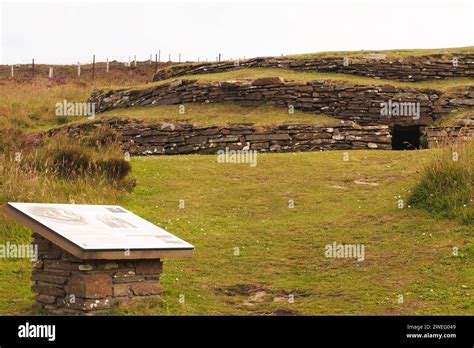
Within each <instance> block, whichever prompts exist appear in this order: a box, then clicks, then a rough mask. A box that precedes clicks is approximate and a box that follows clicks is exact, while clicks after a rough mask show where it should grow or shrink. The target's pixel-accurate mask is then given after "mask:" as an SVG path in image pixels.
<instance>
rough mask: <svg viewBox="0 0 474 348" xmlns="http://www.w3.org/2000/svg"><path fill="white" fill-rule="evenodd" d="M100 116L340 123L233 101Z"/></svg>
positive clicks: (215, 122)
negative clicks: (181, 111)
mask: <svg viewBox="0 0 474 348" xmlns="http://www.w3.org/2000/svg"><path fill="white" fill-rule="evenodd" d="M98 116H99V117H114V116H117V117H124V118H137V119H142V120H153V121H156V122H160V121H167V122H178V121H179V122H189V123H192V124H194V125H203V126H207V125H230V124H237V123H238V124H242V123H253V124H255V125H256V126H260V125H275V124H281V123H305V124H306V123H311V124H321V125H323V124H324V125H325V124H334V123H335V122H337V123H340V121H339V120H336V119H334V118H332V117H330V116H325V115H315V114H312V113H309V112H304V111H297V110H294V113H293V114H289V113H288V110H287V109H284V108H278V107H272V106H266V105H262V106H256V107H254V106H253V107H245V106H240V105H238V104H236V103H219V104H197V103H191V104H186V105H185V108H184V113H180V109H179V105H158V106H151V107H134V108H126V109H115V110H111V111H107V112H104V113H101V114H99V115H98Z"/></svg>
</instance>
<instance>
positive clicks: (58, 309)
mask: <svg viewBox="0 0 474 348" xmlns="http://www.w3.org/2000/svg"><path fill="white" fill-rule="evenodd" d="M33 237H34V244H36V245H38V259H37V261H36V262H35V263H34V264H33V273H32V280H33V282H34V285H33V286H32V290H33V291H34V292H35V293H37V294H38V295H37V296H36V301H37V304H38V305H39V307H40V308H41V309H43V310H46V311H47V312H48V313H51V314H87V313H94V312H97V311H101V310H102V311H103V310H108V309H110V308H111V307H112V306H113V305H114V304H118V303H127V302H130V301H132V300H134V299H143V298H150V297H156V296H158V295H159V294H160V291H161V288H160V283H159V279H160V274H161V273H162V270H163V263H162V262H161V261H160V260H117V261H115V260H81V259H78V258H77V257H75V256H73V255H71V254H70V253H68V252H67V251H65V250H63V249H61V248H59V247H58V246H56V245H55V244H53V243H51V242H50V241H48V240H47V239H45V238H43V237H41V236H40V235H39V234H36V233H35V234H34V235H33Z"/></svg>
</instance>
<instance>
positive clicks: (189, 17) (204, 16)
mask: <svg viewBox="0 0 474 348" xmlns="http://www.w3.org/2000/svg"><path fill="white" fill-rule="evenodd" d="M0 2H1V3H0V20H1V25H0V38H1V39H0V40H1V44H0V64H16V63H29V62H30V61H31V58H35V61H36V62H37V63H71V64H72V63H76V62H78V61H80V62H83V63H86V62H90V61H91V60H92V55H93V54H95V55H96V57H97V58H96V59H97V60H98V61H104V60H105V59H106V58H109V59H117V60H123V61H125V60H128V57H129V56H132V59H133V56H134V55H137V59H139V60H145V59H148V58H149V57H150V53H153V54H155V53H157V52H158V49H161V57H162V59H163V58H164V59H166V60H167V59H168V54H171V55H172V59H173V60H177V59H178V53H181V54H182V60H197V58H198V57H200V58H201V60H204V59H205V58H209V60H214V59H215V57H216V55H217V54H218V53H219V52H220V53H222V55H223V57H224V58H230V57H232V58H236V57H244V56H246V57H255V56H268V55H280V54H294V53H308V52H319V51H337V50H360V49H365V50H369V49H391V48H440V47H459V46H471V45H474V42H473V41H474V40H473V39H474V5H473V3H474V2H473V1H469V0H466V1H464V0H461V1H455V0H453V1H444V2H436V3H432V2H431V1H428V0H426V1H425V0H413V1H405V0H402V1H400V2H397V3H395V2H391V1H381V0H379V1H355V0H354V1H349V0H347V1H337V0H336V1H329V0H326V1H312V2H309V1H304V2H300V3H295V2H293V1H286V2H270V1H263V0H262V1H258V0H254V1H245V0H244V1H242V0H240V1H220V2H209V1H188V2H176V1H173V2H171V1H155V2H151V1H142V2H139V1H137V2H131V1H130V2H123V1H121V2H117V1H104V0H103V1H100V0H98V1H76V2H73V3H72V2H71V3H70V2H65V1H64V2H43V1H29V2H21V1H15V2H12V1H5V0H0Z"/></svg>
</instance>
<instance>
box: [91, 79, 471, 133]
mask: <svg viewBox="0 0 474 348" xmlns="http://www.w3.org/2000/svg"><path fill="white" fill-rule="evenodd" d="M390 100H391V101H393V102H402V103H419V105H420V117H419V118H417V119H415V118H414V117H410V116H399V117H387V116H383V115H381V103H383V102H385V103H388V102H389V101H390ZM89 101H90V102H93V103H95V105H96V111H97V112H103V111H107V110H111V109H115V108H127V107H133V106H153V105H169V104H187V103H223V102H235V103H238V104H240V105H244V106H258V105H271V106H278V107H285V108H288V107H289V106H290V105H292V106H293V107H294V108H295V109H300V110H304V111H309V112H314V113H319V114H325V115H330V116H333V117H336V118H339V119H342V120H350V121H354V122H357V123H358V124H361V125H373V126H377V125H382V124H384V125H393V124H398V125H430V124H431V123H432V122H433V121H434V120H436V119H439V118H441V117H442V116H444V115H446V114H447V113H449V112H451V111H454V110H457V109H460V108H465V107H469V106H472V105H473V103H474V87H465V88H462V89H459V90H456V91H452V92H449V93H446V94H443V93H441V92H439V91H435V90H429V89H414V88H410V89H407V88H395V87H393V86H388V85H384V86H365V85H351V84H349V83H342V82H336V81H326V80H323V81H312V82H307V83H296V82H285V81H284V80H283V79H281V78H278V77H274V78H261V79H256V80H254V81H222V82H206V83H199V82H197V81H192V80H177V81H174V82H172V83H168V84H165V85H160V86H152V87H149V88H146V89H141V90H136V89H132V90H130V89H122V90H110V91H94V92H93V93H92V95H91V97H90V100H89Z"/></svg>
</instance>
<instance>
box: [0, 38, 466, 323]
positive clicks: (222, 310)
mask: <svg viewBox="0 0 474 348" xmlns="http://www.w3.org/2000/svg"><path fill="white" fill-rule="evenodd" d="M464 50H466V52H471V51H472V47H469V48H462V49H459V50H452V51H451V52H455V53H456V52H458V53H461V52H463V51H464ZM397 52H399V51H394V52H393V54H394V55H397V54H400V55H403V54H405V53H407V52H402V53H397ZM421 52H422V51H416V52H413V53H414V54H418V53H419V54H421ZM423 52H424V51H423ZM339 53H340V54H344V53H343V52H339ZM363 53H364V54H366V53H368V52H363ZM427 53H433V52H432V51H430V52H427ZM268 76H281V77H284V78H285V79H287V80H293V81H298V82H306V81H310V80H321V79H330V80H338V81H347V82H350V83H358V84H367V85H378V84H390V85H394V86H400V87H411V88H434V89H438V90H441V91H444V90H448V89H451V88H458V87H462V86H465V85H474V82H473V80H472V79H449V80H445V81H434V82H421V83H402V82H394V81H387V80H374V79H370V78H362V77H354V76H347V75H338V74H321V73H310V72H308V73H302V72H295V71H291V70H283V69H241V70H236V71H231V72H226V73H218V74H209V75H196V76H189V77H186V78H189V79H196V80H198V81H216V80H232V79H247V78H249V79H255V78H258V77H268ZM112 77H113V76H112ZM150 79H151V77H150ZM143 81H144V77H143V76H137V77H133V76H131V77H130V78H128V79H127V76H125V75H123V74H119V75H118V76H117V78H109V79H107V80H101V79H97V80H95V81H93V82H91V81H88V80H86V79H84V80H71V81H68V82H67V83H66V84H57V83H51V82H48V81H46V80H44V79H43V80H42V79H36V80H33V81H0V99H1V100H2V103H0V120H1V123H2V124H1V127H2V128H3V129H5V128H8V131H7V132H6V133H4V134H7V135H8V134H9V135H10V136H11V137H15V134H16V133H14V132H13V130H16V129H21V130H23V131H25V132H33V131H40V130H45V129H49V128H51V127H55V126H58V125H61V124H64V123H67V122H71V121H76V120H77V121H78V119H77V118H61V117H57V116H55V104H56V103H58V102H62V101H63V100H64V99H66V100H68V101H72V102H84V101H86V100H87V98H88V97H89V95H90V93H91V91H92V90H93V89H97V88H99V89H108V88H129V87H130V86H136V87H138V88H144V87H149V86H152V85H158V84H163V83H167V82H169V81H170V80H168V81H162V82H158V83H149V84H146V85H142V83H143ZM185 108H186V109H185V114H180V113H179V111H178V110H179V109H178V106H177V105H171V106H159V107H150V108H131V109H121V110H113V111H110V112H107V113H104V114H103V116H119V117H133V118H138V119H147V120H156V121H170V120H172V121H178V120H182V121H186V122H192V123H195V124H197V125H210V124H230V123H254V124H255V125H257V126H259V125H269V124H278V123H281V122H294V123H308V122H311V123H314V122H315V123H326V122H333V121H332V119H331V118H330V117H327V116H324V115H313V114H308V113H304V112H300V111H295V113H294V114H292V115H289V114H288V112H287V110H286V109H280V108H272V107H267V106H261V107H257V108H255V107H253V108H246V107H241V106H237V105H235V104H232V103H229V104H204V105H203V104H187V105H185ZM465 112H467V111H466V110H463V111H460V112H459V113H457V114H452V115H451V117H450V118H449V119H446V120H443V121H442V122H444V123H445V124H449V123H450V122H454V121H455V120H456V119H458V118H461V117H463V116H464V115H465ZM99 117H102V116H101V115H99ZM2 140H3V139H2ZM1 144H3V143H2V142H0V145H1ZM0 150H2V151H0V153H2V152H3V150H4V149H1V148H0ZM348 153H349V161H343V152H341V151H329V152H307V153H288V154H259V155H258V158H257V166H256V167H255V168H253V167H250V166H249V165H248V164H219V163H217V159H216V156H212V155H199V156H197V155H195V156H191V155H189V156H163V157H162V156H160V157H136V158H132V159H131V164H132V176H133V178H135V179H136V182H137V186H136V187H135V188H134V189H133V191H127V190H125V189H124V188H123V187H120V185H116V186H111V185H110V184H109V183H104V182H103V181H101V180H99V179H97V178H94V177H89V178H85V179H80V180H75V181H65V180H60V179H57V178H54V177H52V176H51V173H48V174H46V173H22V172H20V171H19V170H16V169H15V167H8V166H4V164H5V163H6V162H4V158H1V161H0V169H1V171H0V188H1V190H0V204H4V203H5V202H7V201H25V202H32V201H36V202H55V203H69V202H71V200H74V201H75V203H78V204H80V203H88V204H119V205H123V206H124V207H126V208H127V209H129V210H131V211H133V212H134V213H136V214H138V215H140V216H142V217H144V218H145V219H148V220H150V221H152V222H154V223H156V224H158V225H160V226H162V227H163V228H165V229H167V230H168V231H169V232H171V233H173V234H176V235H177V236H178V237H181V238H183V239H184V240H186V241H188V242H190V243H192V244H194V245H195V246H196V252H195V255H194V256H193V257H192V258H187V259H170V260H165V261H164V265H165V268H164V274H163V277H162V280H161V282H162V285H163V289H164V292H163V296H162V298H161V299H159V300H158V299H156V300H147V301H144V302H142V303H136V304H131V305H122V306H120V307H117V308H114V309H113V310H112V311H111V313H112V314H134V315H140V314H141V315H162V314H169V315H180V314H242V315H246V314H263V315H266V314H301V315H308V314H450V315H451V314H462V315H464V314H474V299H473V289H472V287H473V284H474V268H473V267H472V265H473V258H474V244H473V240H474V236H473V234H472V225H467V224H463V223H462V221H460V220H459V219H455V218H453V219H451V220H449V219H447V218H446V217H445V218H441V217H440V214H438V213H437V212H436V211H435V212H433V213H429V212H427V211H426V210H421V209H417V208H415V207H411V206H408V201H409V198H410V196H411V195H412V193H413V192H414V190H415V188H416V187H417V184H418V182H419V181H421V180H422V178H423V173H424V169H423V168H425V164H426V163H428V162H429V161H431V160H432V159H433V158H435V157H436V158H441V156H439V154H440V152H439V150H423V151H374V150H372V151H348ZM2 154H3V153H2ZM448 155H449V156H451V155H452V154H451V153H449V151H448ZM471 161H472V159H471ZM453 166H455V165H450V167H453ZM448 169H449V168H448ZM441 174H442V175H444V174H443V173H442V172H441ZM448 174H449V173H448ZM454 174H456V173H454ZM468 174H471V173H468ZM133 178H131V179H133ZM447 178H448V179H449V176H448V177H447ZM466 178H467V179H466V180H471V181H472V176H470V175H466ZM469 184H470V185H471V186H470V187H471V188H472V182H471V183H469ZM441 186H443V185H441ZM434 187H435V189H437V188H438V187H437V186H434ZM428 188H430V187H428ZM430 192H431V191H430V190H427V191H426V192H423V193H426V194H427V195H428V196H429V195H430ZM440 192H441V191H440ZM471 192H472V191H471ZM448 198H450V197H448ZM180 200H184V202H185V208H184V209H180V208H179V201H180ZM400 200H402V201H403V208H399V201H400ZM290 201H293V202H294V207H293V208H289V204H290ZM470 202H471V203H472V199H471V201H470ZM448 203H449V204H451V203H450V202H448ZM454 203H456V202H454ZM456 209H457V211H456V213H457V216H462V211H461V212H460V211H459V209H463V208H462V206H461V207H457V208H456ZM467 209H470V211H472V204H470V205H469V207H467ZM7 241H8V242H10V243H19V244H22V243H30V242H31V231H29V230H28V229H27V228H25V227H23V226H21V225H19V224H17V223H14V222H13V221H12V220H10V219H8V218H7V217H6V216H5V215H4V212H3V209H0V244H3V243H6V242H7ZM333 242H336V243H341V244H346V243H348V244H362V245H364V247H365V259H364V261H360V262H358V261H356V260H354V259H332V258H326V257H325V255H324V251H325V246H326V245H328V244H332V243H333ZM453 248H459V255H458V256H454V255H453ZM30 277H31V264H30V262H29V261H28V260H14V259H0V314H4V315H6V314H28V313H33V314H38V312H35V311H33V310H32V305H33V304H34V294H33V293H32V292H31V290H30V286H31V280H30ZM182 295H184V299H185V301H184V303H180V301H179V300H180V298H181V299H182V298H183V297H182ZM400 295H403V302H402V303H399V301H400ZM293 298H294V303H290V302H292V301H289V300H290V299H293ZM181 302H182V301H181Z"/></svg>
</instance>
